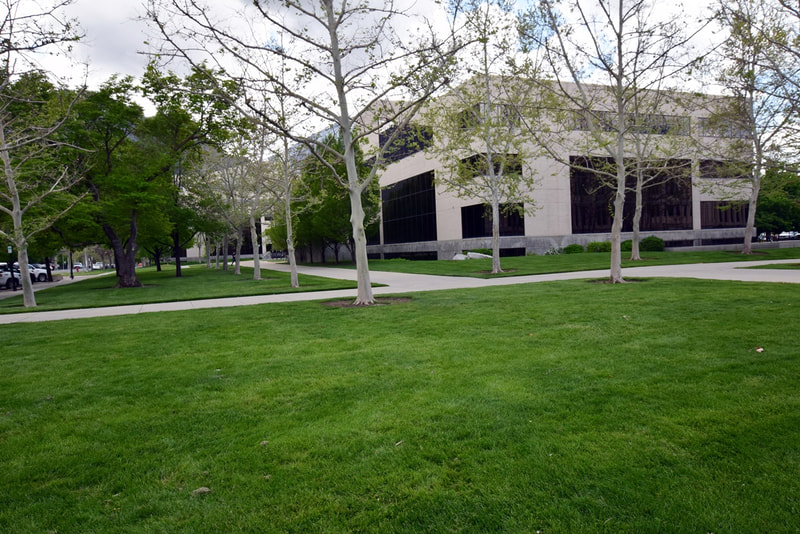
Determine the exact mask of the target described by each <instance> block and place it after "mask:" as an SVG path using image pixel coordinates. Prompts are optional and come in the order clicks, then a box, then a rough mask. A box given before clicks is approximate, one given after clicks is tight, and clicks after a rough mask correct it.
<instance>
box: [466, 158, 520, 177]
mask: <svg viewBox="0 0 800 534" xmlns="http://www.w3.org/2000/svg"><path fill="white" fill-rule="evenodd" d="M492 159H493V161H492V167H494V172H495V174H499V173H500V168H501V164H502V169H503V174H504V175H505V176H511V175H514V174H517V175H519V174H522V159H520V157H519V155H518V154H495V155H494V157H493V158H492ZM461 163H462V164H463V165H464V166H465V168H466V169H469V172H470V173H471V174H473V175H475V176H485V175H487V174H488V173H489V164H488V162H487V161H486V154H473V155H472V156H470V157H468V158H464V159H462V160H461Z"/></svg>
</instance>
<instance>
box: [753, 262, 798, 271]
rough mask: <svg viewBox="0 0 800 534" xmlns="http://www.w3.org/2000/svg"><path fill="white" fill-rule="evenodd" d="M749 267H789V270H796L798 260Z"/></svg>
mask: <svg viewBox="0 0 800 534" xmlns="http://www.w3.org/2000/svg"><path fill="white" fill-rule="evenodd" d="M750 268H751V269H789V270H797V269H800V262H798V263H770V264H769V265H758V266H756V267H750Z"/></svg>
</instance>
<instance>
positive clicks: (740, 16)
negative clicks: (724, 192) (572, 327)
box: [709, 0, 796, 254]
mask: <svg viewBox="0 0 800 534" xmlns="http://www.w3.org/2000/svg"><path fill="white" fill-rule="evenodd" d="M716 17H717V20H718V22H719V24H720V26H721V27H722V28H723V30H724V31H726V32H727V36H726V39H725V41H724V42H723V44H722V46H721V47H720V48H719V49H718V57H716V58H715V59H716V61H715V64H716V65H719V70H718V74H717V82H718V83H719V84H720V85H721V86H722V87H723V88H724V91H725V93H726V94H727V95H728V96H731V97H732V98H731V100H730V104H729V105H727V106H726V107H725V108H723V109H720V110H718V111H717V112H716V113H715V114H714V115H713V116H712V117H710V122H709V126H710V127H712V128H715V129H717V130H727V131H733V132H735V133H736V136H737V137H738V139H737V140H736V141H735V142H731V143H728V144H727V146H726V147H725V148H726V151H727V154H728V155H730V158H731V159H735V160H736V161H737V162H738V163H739V164H740V165H739V170H740V172H739V174H740V175H743V176H744V177H745V180H746V184H747V187H748V189H749V190H748V191H747V195H748V197H749V198H748V208H749V209H748V214H747V226H746V228H745V235H744V244H743V247H742V254H751V253H752V241H753V237H754V235H755V219H756V214H757V208H758V198H759V195H760V190H761V185H762V178H763V176H764V175H765V173H766V172H767V171H768V169H770V168H772V167H776V166H779V165H780V163H781V162H784V161H791V160H792V159H793V158H794V157H796V156H795V154H796V147H793V146H792V143H790V142H787V139H792V138H794V137H795V136H794V121H795V117H796V109H795V106H794V104H793V98H792V92H793V87H792V85H791V84H787V83H786V79H785V76H784V75H783V74H782V72H784V68H785V67H786V66H787V65H790V64H791V63H792V61H793V60H792V55H791V54H789V53H788V52H787V50H786V48H785V47H784V46H782V45H781V44H779V41H780V38H778V39H776V38H775V36H776V35H782V34H783V33H784V29H783V27H784V22H785V19H784V18H783V17H784V13H782V12H781V11H780V10H778V9H776V6H775V4H774V3H772V2H762V1H760V0H721V1H720V2H718V4H717V12H716ZM786 148H789V150H788V151H787V150H786Z"/></svg>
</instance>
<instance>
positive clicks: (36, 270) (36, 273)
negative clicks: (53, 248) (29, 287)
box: [28, 265, 47, 282]
mask: <svg viewBox="0 0 800 534" xmlns="http://www.w3.org/2000/svg"><path fill="white" fill-rule="evenodd" d="M28 274H29V275H30V277H31V282H47V269H45V268H43V267H37V266H36V265H28Z"/></svg>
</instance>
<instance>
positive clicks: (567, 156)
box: [368, 86, 747, 259]
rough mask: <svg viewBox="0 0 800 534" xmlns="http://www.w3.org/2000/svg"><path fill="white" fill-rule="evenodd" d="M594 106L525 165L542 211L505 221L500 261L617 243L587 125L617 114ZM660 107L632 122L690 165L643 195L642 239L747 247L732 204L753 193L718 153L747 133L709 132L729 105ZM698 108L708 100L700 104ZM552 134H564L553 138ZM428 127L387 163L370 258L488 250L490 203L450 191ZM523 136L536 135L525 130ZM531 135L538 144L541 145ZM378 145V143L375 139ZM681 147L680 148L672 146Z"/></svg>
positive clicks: (678, 164)
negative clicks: (715, 116) (442, 177)
mask: <svg viewBox="0 0 800 534" xmlns="http://www.w3.org/2000/svg"><path fill="white" fill-rule="evenodd" d="M593 90H594V91H595V92H597V93H598V94H600V95H602V94H603V92H604V91H605V92H606V93H605V94H608V89H607V88H604V87H602V86H594V87H593ZM606 100H608V99H606ZM597 101H598V102H599V103H598V104H597V106H598V107H597V109H594V110H593V113H592V114H591V115H587V114H586V113H581V112H574V115H572V116H570V114H563V113H562V114H560V117H561V119H559V120H560V121H561V122H562V124H560V125H558V126H559V127H558V128H552V127H550V132H551V138H552V137H553V136H554V135H558V136H560V137H559V141H558V143H556V144H554V145H553V146H557V147H558V148H557V149H556V150H557V151H558V152H557V153H553V152H552V150H553V149H552V147H551V149H550V150H551V152H550V153H549V154H547V155H544V154H543V153H542V152H541V151H538V155H537V156H533V157H529V158H527V159H526V160H525V161H522V172H524V173H535V175H536V185H535V187H534V188H533V190H532V191H531V195H532V197H533V199H534V203H535V209H527V210H526V213H525V214H524V215H520V214H513V213H512V214H510V215H503V216H501V224H500V228H501V238H500V243H501V244H500V247H501V253H502V254H503V255H521V254H529V253H537V254H541V253H544V252H546V251H548V250H551V249H554V248H563V247H565V246H567V245H569V244H572V243H581V244H586V243H589V242H591V241H607V240H609V239H610V231H611V223H612V210H611V209H610V206H611V202H612V200H611V196H612V193H613V191H612V190H611V189H609V188H607V187H602V186H601V185H599V182H598V181H597V178H596V176H595V175H594V173H592V172H589V171H588V169H587V167H591V164H594V165H598V164H603V163H604V162H607V161H611V160H610V159H609V158H608V155H607V153H606V152H604V151H603V150H601V149H600V148H598V147H597V146H596V145H595V147H594V148H593V147H592V143H593V142H594V143H596V142H597V135H594V136H592V135H591V132H590V130H591V129H592V128H590V127H589V125H587V122H586V121H587V120H593V121H598V122H599V123H602V122H603V121H604V119H608V120H609V121H612V120H615V118H614V117H616V116H617V115H615V114H613V113H611V112H609V111H602V110H603V109H613V107H609V106H606V105H603V104H602V102H603V98H602V97H601V98H598V99H597ZM659 102H660V103H659V104H658V106H659V109H658V110H657V111H658V112H650V113H648V114H644V115H640V116H639V118H638V119H637V120H636V121H635V122H636V123H637V124H641V123H647V126H646V128H647V129H646V130H643V128H642V127H638V133H639V134H641V133H642V132H646V137H648V138H650V139H656V136H658V139H661V140H663V139H666V138H667V136H669V138H670V139H671V140H673V141H675V142H671V143H663V142H662V143H661V145H663V146H667V145H669V146H671V147H673V148H670V149H669V150H667V149H665V148H663V147H662V148H660V150H662V151H663V152H664V155H663V159H664V161H667V160H669V161H671V162H672V163H671V164H672V165H674V166H675V168H680V169H683V170H682V171H681V172H682V173H683V179H674V180H666V181H661V182H660V183H657V184H656V185H654V186H653V187H650V188H648V189H645V191H644V212H643V215H642V219H641V231H642V237H644V236H647V235H657V236H659V237H661V238H662V239H664V241H665V242H666V244H667V246H676V247H677V246H698V245H714V244H726V243H734V242H741V240H742V239H743V235H744V226H745V221H746V207H745V206H743V205H741V204H739V203H735V202H734V203H731V202H730V201H731V200H736V199H744V198H746V195H747V187H741V186H742V185H743V181H742V180H740V179H736V178H730V177H727V176H726V175H728V174H730V171H729V170H725V168H726V167H727V165H726V164H725V156H724V155H723V154H724V151H723V150H718V149H719V148H720V147H721V146H723V145H725V146H728V147H730V145H732V144H733V142H735V141H737V140H738V141H741V139H740V138H741V137H742V136H740V135H737V132H735V131H730V130H731V129H730V128H727V129H726V128H721V127H719V125H718V124H717V125H715V126H713V127H712V124H711V122H712V121H711V120H710V119H709V116H710V115H712V114H713V109H719V108H720V106H721V105H723V103H724V102H725V99H722V98H719V97H699V96H697V95H681V98H678V97H675V96H674V95H673V97H671V98H668V99H661V100H659ZM687 102H691V104H687ZM698 102H700V103H701V104H700V105H695V104H697V103H698ZM564 117H571V118H567V119H565V118H564ZM714 122H716V121H714ZM609 124H610V123H609ZM723 124H724V123H723ZM596 125H597V123H595V125H594V133H595V134H596V133H597V126H596ZM603 127H604V126H603V125H602V124H600V128H601V129H602V128H603ZM606 129H607V130H608V131H611V130H613V128H611V127H607V128H606ZM555 130H559V131H558V132H557V133H553V132H555ZM409 131H412V130H409ZM414 131H419V130H418V129H417V130H414ZM424 131H427V133H426V134H423V135H419V134H416V135H415V139H414V142H413V143H408V144H407V145H405V148H402V145H401V149H400V150H394V151H392V152H391V153H390V154H388V157H387V159H388V161H389V163H388V165H387V166H386V168H385V170H384V172H382V174H381V175H380V186H381V190H382V199H381V201H382V220H381V232H380V241H379V242H375V243H372V244H370V246H369V248H368V251H369V253H370V256H371V257H383V258H393V257H406V258H427V259H436V258H438V259H450V258H452V257H453V255H454V254H456V253H459V252H462V251H465V250H472V249H480V248H490V246H491V244H490V238H491V221H490V220H489V219H488V218H487V217H486V216H485V213H486V210H485V206H484V205H483V204H482V203H481V202H479V201H477V200H476V199H475V198H462V197H459V196H457V195H455V194H454V193H452V192H449V191H447V190H446V188H445V187H444V186H443V184H442V183H441V181H440V180H439V179H438V178H439V176H440V173H442V172H446V171H445V170H444V167H443V164H442V162H441V161H440V160H439V159H437V157H436V156H435V155H434V151H431V150H428V149H427V148H429V147H430V144H431V143H432V142H435V141H434V140H435V137H436V136H437V135H438V134H437V132H436V131H431V130H430V129H428V130H425V129H424V128H423V132H424ZM528 131H530V130H528ZM519 135H529V134H526V133H525V131H524V130H523V129H520V131H519ZM609 135H610V134H609ZM533 137H534V136H532V135H531V143H535V140H534V139H533ZM656 140H657V139H656ZM681 140H684V141H685V142H681ZM373 142H375V143H378V142H379V138H378V136H375V137H374V139H373ZM678 145H681V146H680V148H675V147H676V146H678ZM533 152H536V151H535V150H532V151H531V153H533ZM589 158H591V159H589ZM568 162H571V163H573V165H570V164H568ZM587 162H592V163H591V164H589V165H587ZM577 163H582V164H581V165H577ZM744 185H745V186H746V183H744ZM626 199H627V200H626V205H625V209H624V213H625V214H626V216H625V224H624V227H623V232H624V234H623V239H629V238H630V236H631V234H630V231H631V216H632V214H633V207H634V195H633V194H628V195H626ZM525 208H529V206H525Z"/></svg>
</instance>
